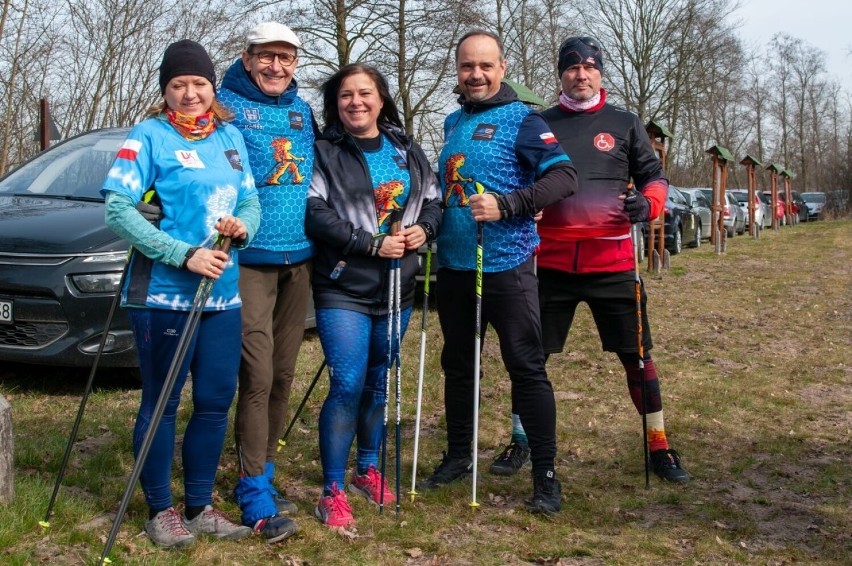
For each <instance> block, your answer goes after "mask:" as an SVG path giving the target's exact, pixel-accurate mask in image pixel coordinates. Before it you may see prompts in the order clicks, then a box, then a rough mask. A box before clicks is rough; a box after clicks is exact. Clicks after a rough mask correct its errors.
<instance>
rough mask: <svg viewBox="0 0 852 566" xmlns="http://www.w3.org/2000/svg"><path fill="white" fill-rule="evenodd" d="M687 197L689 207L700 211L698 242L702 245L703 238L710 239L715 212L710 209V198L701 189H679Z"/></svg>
mask: <svg viewBox="0 0 852 566" xmlns="http://www.w3.org/2000/svg"><path fill="white" fill-rule="evenodd" d="M679 190H680V192H681V193H683V196H684V197H685V198H686V203H687V205H689V207H690V208H691V209H692V210H694V211H695V212H697V213H698V218H699V222H698V231H699V236H698V238H697V241H698V244H697V245H696V247H698V246H699V245H701V240H709V239H710V234H711V226H712V224H713V212H712V210H711V209H710V200H709V199H708V198H707V197H706V196H705V195H704V192H703V191H702V190H701V189H679Z"/></svg>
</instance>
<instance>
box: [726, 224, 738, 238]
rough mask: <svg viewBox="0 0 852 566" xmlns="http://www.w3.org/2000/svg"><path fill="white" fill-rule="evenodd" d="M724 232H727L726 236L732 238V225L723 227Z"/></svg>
mask: <svg viewBox="0 0 852 566" xmlns="http://www.w3.org/2000/svg"><path fill="white" fill-rule="evenodd" d="M725 232H727V233H728V237H729V238H733V237H734V232H736V230H734V227H733V226H731V227H730V228H728V227H725Z"/></svg>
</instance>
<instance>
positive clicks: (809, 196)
mask: <svg viewBox="0 0 852 566" xmlns="http://www.w3.org/2000/svg"><path fill="white" fill-rule="evenodd" d="M802 200H804V201H805V206H807V207H808V220H821V219H822V213H823V210H824V209H825V200H826V199H825V193H821V192H816V191H809V192H806V193H802Z"/></svg>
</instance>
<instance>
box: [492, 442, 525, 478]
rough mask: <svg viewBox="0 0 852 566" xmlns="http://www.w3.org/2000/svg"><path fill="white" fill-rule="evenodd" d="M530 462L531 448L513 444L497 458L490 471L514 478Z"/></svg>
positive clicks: (516, 443)
mask: <svg viewBox="0 0 852 566" xmlns="http://www.w3.org/2000/svg"><path fill="white" fill-rule="evenodd" d="M529 461H530V447H529V446H527V445H526V444H521V443H518V442H512V443H511V444H509V445H508V446H507V447H506V448H505V449H504V450H503V453H502V454H500V455H499V456H497V458H495V460H494V463H492V464H491V467H490V468H488V471H489V472H491V473H492V474H496V475H498V476H514V475H515V474H517V473H518V470H520V469H521V468H523V467H524V466H525V465H526V464H527V462H529Z"/></svg>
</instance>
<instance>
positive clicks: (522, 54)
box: [0, 0, 852, 200]
mask: <svg viewBox="0 0 852 566" xmlns="http://www.w3.org/2000/svg"><path fill="white" fill-rule="evenodd" d="M2 6H3V8H2V10H3V11H2V17H0V174H2V173H5V172H6V171H8V170H10V169H12V168H14V167H15V166H17V165H18V164H20V163H21V162H23V161H24V160H26V159H28V158H29V157H31V156H32V155H34V154H35V153H37V152H38V150H39V145H38V141H37V140H38V138H37V135H36V134H37V132H38V124H39V100H40V99H42V98H46V99H47V100H48V101H49V103H50V107H51V112H52V117H53V119H54V122H55V123H56V126H57V129H58V132H59V137H60V138H61V139H64V138H67V137H70V136H73V135H75V134H78V133H81V132H84V131H87V130H90V129H93V128H101V127H108V126H122V125H131V124H134V123H135V122H137V121H138V120H139V119H140V118H141V117H142V115H143V113H144V111H145V110H146V109H147V108H148V107H149V106H150V105H151V104H152V103H153V102H154V101H156V100H157V98H158V97H159V90H158V84H157V74H158V66H159V63H160V59H161V57H162V53H163V50H164V49H165V47H166V46H167V45H168V44H169V43H171V42H172V41H175V40H177V39H181V38H191V39H194V40H196V41H199V42H200V43H202V44H203V45H204V46H205V47H206V48H207V49H208V51H209V52H210V54H211V57H212V58H213V60H214V62H215V63H216V67H217V73H218V76H219V77H221V76H222V75H223V74H224V71H225V69H226V68H227V67H228V66H229V65H230V63H231V62H232V61H233V60H234V59H235V58H236V57H237V56H238V54H239V52H240V51H241V49H242V47H243V38H244V36H245V33H246V31H247V30H248V29H249V28H250V27H251V26H253V25H254V24H256V23H259V22H261V21H267V20H276V21H279V22H282V23H285V24H287V25H289V26H290V27H291V28H293V29H294V31H296V33H297V34H298V35H299V37H300V39H301V41H302V43H303V48H302V50H301V54H300V61H299V68H298V71H297V74H296V76H297V79H298V82H299V86H300V92H301V94H302V95H303V97H305V98H306V99H307V100H308V101H309V102H311V104H312V105H313V106H314V109H315V111H317V113H318V114H319V109H320V105H319V97H318V87H319V85H321V84H322V82H323V81H324V79H325V78H326V77H328V76H329V75H330V74H331V73H332V72H334V71H335V70H336V69H337V68H339V67H340V66H342V65H345V64H348V63H352V62H364V63H369V64H372V65H375V66H377V67H378V68H379V69H381V70H382V71H383V72H384V73H385V74H386V76H387V77H388V79H389V82H390V83H391V89H392V92H393V94H394V96H395V98H396V101H397V103H398V105H399V108H400V111H401V114H402V118H403V120H404V123H405V126H406V128H407V130H408V131H409V132H410V133H412V134H413V135H414V136H415V137H416V138H417V139H418V140H419V141H420V143H421V144H422V145H423V146H424V148H426V150H427V152H429V154H430V155H432V156H433V157H434V156H435V155H436V154H437V151H438V149H439V148H440V145H441V141H442V140H441V138H442V124H443V118H444V116H445V115H446V114H447V113H448V112H449V111H451V110H453V109H454V108H455V107H456V95H454V94H453V93H452V89H453V87H454V86H455V69H454V58H453V55H454V48H455V43H456V41H457V40H458V38H459V37H460V36H461V35H462V34H464V33H465V32H466V31H469V30H470V29H472V28H475V27H482V28H486V29H490V30H494V31H496V32H498V33H499V34H500V35H501V37H502V38H503V39H504V42H505V45H506V53H507V59H508V61H509V65H508V70H507V78H510V79H513V80H516V81H518V82H521V83H523V84H525V85H527V86H529V87H530V88H531V89H532V90H533V91H534V92H536V93H537V94H538V95H540V96H541V97H542V98H544V99H545V100H547V101H548V102H549V103H552V102H555V101H556V99H557V95H558V93H559V81H558V77H557V71H556V53H557V50H558V47H559V44H560V43H561V41H562V40H563V39H564V38H565V37H567V36H569V35H576V34H579V35H592V36H594V37H596V38H598V39H599V41H600V42H601V44H602V45H603V47H604V52H605V54H604V87H605V88H606V89H607V91H608V95H609V100H610V101H611V102H613V103H615V104H618V105H621V106H624V107H626V108H627V109H629V110H631V111H633V112H635V113H637V114H638V115H639V116H640V118H641V119H642V121H643V123H647V122H648V121H649V120H654V121H655V122H657V123H658V124H661V125H663V126H665V127H666V128H667V129H668V130H669V131H670V132H672V133H673V137H672V138H671V139H669V140H667V143H668V157H667V169H668V176H669V178H670V180H671V182H672V184H675V185H678V186H709V184H710V182H711V166H710V156H709V155H708V154H707V153H706V150H707V149H708V148H710V147H712V146H714V145H721V146H724V147H726V148H728V149H729V150H730V151H731V152H732V154H733V155H734V157H735V159H736V162H738V161H739V160H740V159H742V158H743V157H745V155H746V154H749V155H752V156H755V157H757V158H758V159H760V160H761V161H762V162H763V164H764V166H768V165H769V164H771V163H777V164H780V165H781V166H783V167H785V168H786V169H788V170H790V171H791V172H792V173H793V175H794V179H793V188H794V189H796V190H799V191H807V190H826V191H829V190H838V191H841V192H842V193H844V194H849V193H852V175H850V164H852V143H850V142H852V94H851V93H849V92H848V91H846V90H844V89H843V87H842V86H841V84H840V83H839V82H838V80H837V78H836V77H832V76H830V75H829V74H828V72H827V70H826V64H825V62H826V54H825V52H823V51H821V50H820V48H819V46H814V45H810V44H808V43H807V42H805V41H803V40H801V39H799V38H797V37H794V36H792V35H788V34H784V33H780V34H776V35H775V36H773V38H772V40H771V41H770V42H769V43H768V44H766V45H760V46H755V45H749V44H747V43H745V42H744V41H743V40H742V39H741V38H740V37H739V36H738V31H737V25H738V22H737V21H736V18H735V17H734V15H733V12H734V9H735V8H736V3H735V2H734V1H732V0H560V1H556V0H486V1H485V2H478V3H475V4H473V3H470V2H465V1H462V0H379V1H374V0H369V1H367V0H356V1H351V0H316V1H307V0H281V1H276V0H249V1H247V2H241V3H236V2H232V1H228V0H208V2H207V3H206V5H205V10H204V12H203V13H199V12H198V4H197V3H196V2H190V1H188V0H168V1H166V0H67V1H66V2H60V3H56V2H52V1H50V0H2ZM734 165H735V166H734V167H731V168H729V173H728V186H729V187H730V188H735V187H745V185H746V174H745V169H744V168H743V167H740V166H737V165H736V163H735V164H734ZM757 182H758V188H768V184H769V175H768V174H766V173H764V174H761V175H758V179H757ZM851 200H852V199H851Z"/></svg>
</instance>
